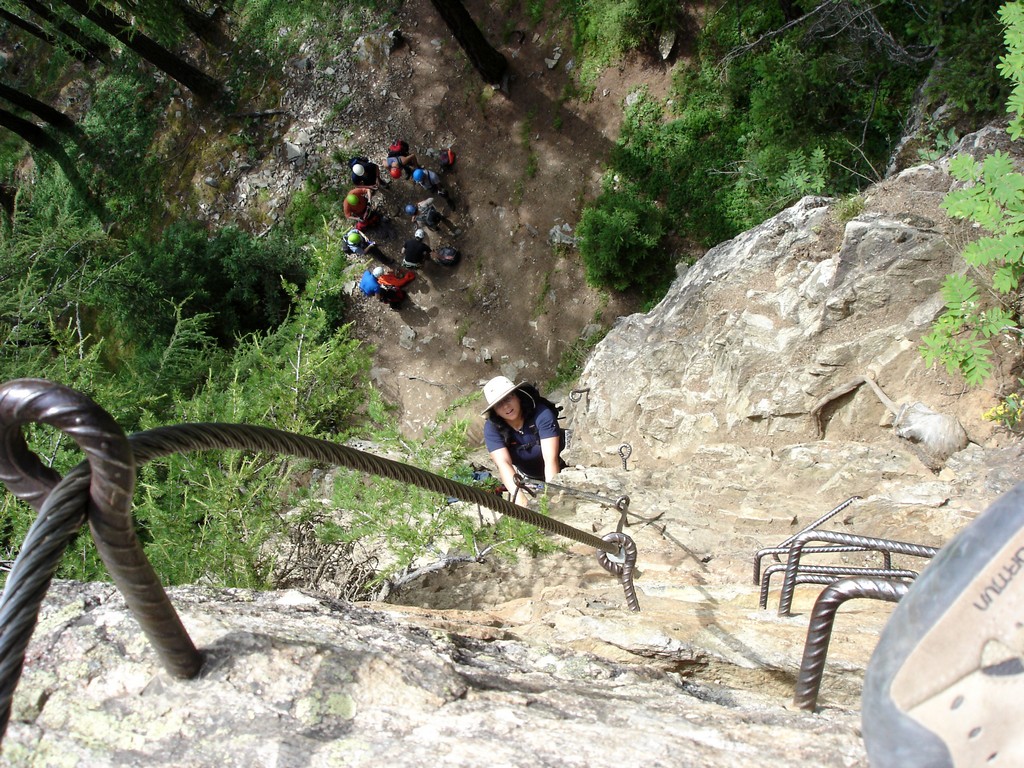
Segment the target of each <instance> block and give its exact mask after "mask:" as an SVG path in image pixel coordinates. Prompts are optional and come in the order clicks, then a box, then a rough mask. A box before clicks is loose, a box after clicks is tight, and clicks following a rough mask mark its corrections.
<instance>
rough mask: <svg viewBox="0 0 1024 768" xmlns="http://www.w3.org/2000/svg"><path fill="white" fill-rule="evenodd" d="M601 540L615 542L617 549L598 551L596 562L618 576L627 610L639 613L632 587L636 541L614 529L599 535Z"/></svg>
mask: <svg viewBox="0 0 1024 768" xmlns="http://www.w3.org/2000/svg"><path fill="white" fill-rule="evenodd" d="M601 539H602V540H603V541H607V542H610V543H612V544H617V545H618V547H619V549H618V552H616V553H609V552H604V551H601V552H598V553H597V562H599V563H600V564H601V567H602V568H604V569H605V570H606V571H608V573H611V574H614V575H616V576H618V577H619V582H620V583H621V584H622V589H623V590H624V591H625V593H626V604H627V605H628V606H629V610H631V611H633V612H634V613H639V611H640V603H639V602H638V601H637V599H636V589H634V587H633V570H634V568H635V566H636V554H637V553H636V543H635V542H634V541H633V540H632V539H631V538H630V537H629V536H627V535H626V534H624V533H621V532H619V531H616V532H615V533H608V534H605V535H604V536H602V537H601Z"/></svg>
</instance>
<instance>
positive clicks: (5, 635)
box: [0, 379, 639, 738]
mask: <svg viewBox="0 0 1024 768" xmlns="http://www.w3.org/2000/svg"><path fill="white" fill-rule="evenodd" d="M31 423H43V424H48V425H50V426H54V427H56V428H57V429H59V430H61V431H62V432H64V433H66V434H68V435H69V436H71V437H72V438H73V439H74V440H75V442H76V443H77V444H78V445H79V447H81V448H82V450H83V451H84V452H85V453H86V455H87V457H88V458H87V460H86V461H84V462H82V463H81V464H79V465H78V466H77V467H75V468H74V469H73V470H72V471H71V472H69V473H68V475H67V476H66V477H65V478H63V479H61V477H60V475H59V473H57V472H55V471H54V470H53V469H50V468H48V467H46V466H45V465H44V464H43V463H42V461H41V460H40V459H39V457H38V456H36V455H35V454H34V453H33V452H32V451H31V450H30V449H29V448H28V445H27V443H26V442H25V439H24V437H23V435H22V433H21V427H22V426H24V425H26V424H31ZM210 449H242V450H254V451H262V452H270V453H275V454H280V453H285V454H291V455H294V456H300V457H303V458H308V459H313V460H317V461H321V462H327V463H332V464H337V465H341V466H345V467H348V468H351V469H357V470H361V471H364V472H369V473H372V474H376V475H379V476H381V477H386V478H389V479H392V480H397V481H401V482H406V483H409V484H412V485H417V486H419V487H421V488H424V489H426V490H428V491H435V492H438V493H441V494H444V495H445V496H454V497H456V498H459V499H462V500H464V501H469V502H472V503H475V504H477V505H480V506H483V507H487V508H488V509H492V510H494V511H496V512H499V513H501V514H505V515H508V516H510V517H514V518H516V519H518V520H522V521H524V522H527V523H530V524H531V525H534V526H536V527H538V528H541V529H543V530H546V531H548V532H550V533H554V534H556V535H559V536H563V537H565V538H568V539H571V540H573V541H577V542H579V543H582V544H587V545H589V546H592V547H594V548H595V549H596V550H598V552H599V554H601V555H604V556H606V559H607V556H608V555H615V556H617V557H622V558H623V562H624V563H625V565H623V566H622V567H621V570H619V571H610V572H613V573H616V574H617V575H619V577H620V581H621V582H622V584H623V587H624V590H625V593H626V600H627V603H628V605H629V607H630V610H633V611H637V610H639V605H638V603H637V600H636V594H635V591H634V589H633V583H632V580H633V565H634V563H635V561H636V545H635V544H634V543H633V541H632V539H630V538H629V537H628V536H626V535H624V534H616V535H610V536H614V538H609V537H605V538H604V539H602V538H599V537H597V536H594V535H593V534H590V533H587V532H585V531H581V530H578V529H576V528H573V527H572V526H569V525H566V524H565V523H562V522H560V521H558V520H554V519H553V518H550V517H547V516H545V515H541V514H539V513H537V512H534V511H532V510H529V509H526V508H524V507H521V506H518V505H516V504H513V503H511V502H508V501H506V500H505V499H502V498H500V497H498V496H496V495H495V494H493V493H489V492H486V491H484V490H482V489H480V488H475V487H473V486H468V485H464V484H462V483H458V482H456V481H453V480H449V479H448V478H445V477H441V476H440V475H435V474H434V473H432V472H427V471H425V470H422V469H419V468H417V467H412V466H409V465H407V464H402V463H400V462H396V461H392V460H390V459H385V458H382V457H379V456H374V455H373V454H369V453H365V452H363V451H360V450H357V449H355V448H350V447H348V446H343V445H338V444H335V443H329V442H327V441H324V440H317V439H314V438H309V437H304V436H302V435H295V434H292V433H289V432H284V431H281V430H276V429H271V428H268V427H255V426H250V425H240V424H182V425H177V426H171V427H160V428H157V429H152V430H147V431H145V432H140V433H136V434H134V435H132V436H130V437H129V438H125V436H124V433H123V431H122V430H121V428H120V426H119V425H118V424H117V423H116V422H115V421H114V419H113V418H112V417H111V416H110V415H109V414H108V413H107V412H106V411H104V410H103V409H102V408H100V407H99V406H98V405H97V404H96V403H95V402H93V401H92V400H91V399H90V398H88V397H87V396H85V395H83V394H82V393H79V392H76V391H75V390H72V389H70V388H68V387H64V386H61V385H58V384H54V383H52V382H48V381H44V380H41V379H20V380H16V381H12V382H8V383H7V384H4V385H3V386H0V480H2V481H3V482H4V484H5V485H6V486H7V488H8V489H9V490H10V491H11V492H12V493H14V494H15V495H16V496H17V497H18V498H20V499H23V500H25V501H27V502H28V503H29V504H30V505H31V506H32V507H33V508H34V509H35V510H36V511H37V512H38V515H37V517H36V520H35V521H34V522H33V524H32V526H31V527H30V529H29V532H28V534H27V535H26V537H25V541H24V542H23V544H22V547H21V551H20V552H19V554H18V557H17V559H16V560H15V563H14V565H13V566H12V568H11V571H10V573H9V574H8V578H7V583H6V586H5V588H4V592H3V595H2V596H0V738H2V736H3V733H4V732H5V731H6V726H7V722H8V720H9V718H10V711H11V702H12V699H13V695H14V690H15V688H16V687H17V683H18V680H19V678H20V676H21V671H22V668H23V665H24V658H25V651H26V649H27V647H28V643H29V641H30V639H31V635H32V632H33V630H34V629H35V625H36V622H37V620H38V615H39V609H40V607H41V605H42V602H43V599H44V597H45V594H46V590H47V589H48V588H49V585H50V582H51V580H52V578H53V575H54V573H55V572H56V570H57V567H58V565H59V563H60V559H61V557H62V555H63V553H64V551H65V550H66V548H67V546H68V544H69V543H70V542H71V540H72V539H73V538H74V536H75V535H76V533H77V532H78V530H79V529H80V528H81V526H82V524H83V523H84V522H85V521H88V523H89V526H90V530H91V532H92V536H93V539H94V541H95V543H96V548H97V551H98V553H99V555H100V557H101V559H102V560H103V562H104V565H105V566H106V567H107V570H108V572H109V573H110V575H111V578H112V579H113V581H114V583H115V585H116V586H117V588H118V589H119V590H120V591H121V593H122V594H123V595H124V598H125V603H126V605H127V606H128V608H129V610H130V611H131V612H132V614H133V615H134V616H135V618H136V620H137V621H138V622H139V625H140V626H141V627H142V629H143V631H144V632H145V634H146V635H147V637H148V638H149V640H150V642H151V643H152V644H153V646H154V648H155V649H156V651H157V654H158V655H159V657H160V659H161V661H162V662H163V664H164V666H165V667H166V668H167V670H168V671H169V672H171V673H172V674H174V675H175V676H178V677H183V678H189V677H194V676H195V675H196V674H198V672H199V670H200V668H201V666H202V656H201V655H200V653H199V652H198V651H197V650H196V648H195V646H194V645H193V643H192V641H191V638H189V636H188V633H187V632H186V631H185V628H184V626H183V625H182V623H181V621H180V619H179V617H178V615H177V613H176V612H175V610H174V607H173V606H172V605H171V603H170V600H169V599H168V597H167V594H166V592H164V590H163V586H162V585H161V584H160V581H159V579H158V577H157V576H156V573H155V571H154V570H153V568H152V566H151V564H150V563H149V560H148V559H147V558H146V556H145V553H144V551H143V549H142V546H141V544H140V543H139V541H138V538H137V537H136V535H135V530H134V520H133V518H132V514H131V499H132V494H133V491H134V487H135V472H136V467H137V466H141V465H142V464H144V463H146V462H148V461H150V460H152V459H154V458H157V457H161V456H166V455H169V454H172V453H178V452H183V451H196V450H210ZM602 565H603V566H604V567H605V568H606V570H609V569H608V567H607V566H606V565H605V563H604V562H602Z"/></svg>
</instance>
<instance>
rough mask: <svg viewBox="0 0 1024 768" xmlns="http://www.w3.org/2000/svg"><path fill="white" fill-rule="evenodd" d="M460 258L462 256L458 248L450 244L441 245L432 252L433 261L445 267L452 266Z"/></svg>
mask: <svg viewBox="0 0 1024 768" xmlns="http://www.w3.org/2000/svg"><path fill="white" fill-rule="evenodd" d="M460 258H462V254H461V253H459V249H458V248H456V247H454V246H451V245H443V246H441V247H440V248H438V249H437V251H436V252H435V254H434V261H436V262H437V263H438V264H443V265H444V266H446V267H454V266H455V265H456V264H458V263H459V259H460Z"/></svg>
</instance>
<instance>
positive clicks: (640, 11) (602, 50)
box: [573, 0, 682, 70]
mask: <svg viewBox="0 0 1024 768" xmlns="http://www.w3.org/2000/svg"><path fill="white" fill-rule="evenodd" d="M573 8H574V10H573V18H574V24H575V38H576V39H575V44H576V48H577V49H578V51H579V53H581V54H582V55H583V56H585V57H586V60H587V64H588V69H591V70H593V69H594V68H595V67H603V66H606V65H607V64H609V63H611V62H612V61H614V60H615V59H616V58H618V57H619V56H621V55H622V54H624V53H626V52H627V51H629V50H632V49H634V48H641V47H645V46H651V45H654V44H655V43H657V40H658V37H659V35H661V33H662V32H663V31H665V30H668V29H672V28H674V27H675V26H676V25H677V24H678V23H679V21H680V19H681V16H682V8H681V6H680V4H679V3H677V2H673V1H672V0H576V1H575V4H574V6H573Z"/></svg>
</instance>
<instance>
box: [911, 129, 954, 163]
mask: <svg viewBox="0 0 1024 768" xmlns="http://www.w3.org/2000/svg"><path fill="white" fill-rule="evenodd" d="M957 140H958V136H957V135H956V129H955V128H947V129H946V130H945V131H944V132H943V131H939V132H938V133H936V134H935V146H934V147H932V148H931V149H919V150H917V155H918V157H920V158H921V159H922V160H924V161H925V162H934V161H935V160H938V159H939V158H941V157H942V156H943V155H945V154H946V153H947V152H948V151H949V149H950V147H952V146H953V145H954V144H956V142H957Z"/></svg>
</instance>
